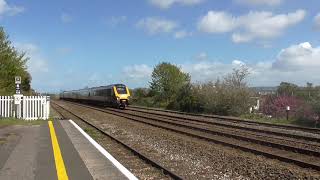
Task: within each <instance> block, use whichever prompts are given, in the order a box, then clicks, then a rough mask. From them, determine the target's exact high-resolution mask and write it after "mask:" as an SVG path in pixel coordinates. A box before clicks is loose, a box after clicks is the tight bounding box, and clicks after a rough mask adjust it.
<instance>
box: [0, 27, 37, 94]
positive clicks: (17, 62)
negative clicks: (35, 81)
mask: <svg viewBox="0 0 320 180" xmlns="http://www.w3.org/2000/svg"><path fill="white" fill-rule="evenodd" d="M27 60H28V58H26V57H25V53H20V52H18V51H17V50H16V49H15V48H14V47H13V46H12V44H11V42H10V40H9V38H8V36H7V35H6V33H5V31H4V30H3V28H2V27H0V95H12V94H14V92H15V82H14V77H15V76H21V79H22V84H21V90H22V92H29V91H30V88H31V87H30V82H31V76H30V74H29V73H28V72H27V70H26V62H27Z"/></svg>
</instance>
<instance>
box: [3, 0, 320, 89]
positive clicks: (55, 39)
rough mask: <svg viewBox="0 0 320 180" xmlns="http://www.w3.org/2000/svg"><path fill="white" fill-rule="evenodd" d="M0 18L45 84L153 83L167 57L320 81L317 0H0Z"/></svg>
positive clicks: (215, 72) (194, 73)
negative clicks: (152, 77)
mask: <svg viewBox="0 0 320 180" xmlns="http://www.w3.org/2000/svg"><path fill="white" fill-rule="evenodd" d="M0 24H1V26H3V27H4V28H5V30H6V32H7V33H8V34H9V35H10V39H11V40H12V41H13V44H14V45H15V46H16V47H17V48H18V49H19V50H21V51H25V52H27V55H28V56H29V57H30V60H29V62H28V68H29V71H30V72H31V75H32V78H33V81H32V86H33V88H35V89H36V90H38V91H47V92H58V91H60V90H65V89H77V88H83V87H85V86H99V85H106V84H110V83H119V82H120V83H125V84H128V85H129V86H130V87H133V88H134V87H144V86H148V81H149V80H150V74H151V72H152V68H153V67H154V66H155V65H156V64H158V63H159V62H161V61H168V62H171V63H173V64H176V65H178V66H179V67H181V69H182V70H183V71H185V72H188V73H190V75H191V77H192V81H193V82H205V81H210V80H215V79H216V78H218V77H222V76H223V75H225V74H227V73H229V72H230V71H231V70H232V68H236V67H238V66H239V65H241V64H244V65H246V66H248V67H249V69H250V72H251V75H250V77H249V79H248V83H249V84H250V85H251V86H274V85H278V84H279V83H280V82H281V81H290V82H293V83H297V84H299V85H303V84H305V83H306V82H307V81H310V82H312V83H314V84H318V85H320V74H319V73H318V69H319V68H320V42H319V40H320V39H319V37H320V2H319V1H318V0H309V1H308V3H305V2H304V1H301V0H290V1H289V0H227V1H221V0H139V1H129V0H117V1H111V0H109V1H108V0H93V1H79V0H56V1H35V0H24V1H18V0H0Z"/></svg>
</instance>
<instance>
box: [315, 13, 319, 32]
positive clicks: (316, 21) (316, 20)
mask: <svg viewBox="0 0 320 180" xmlns="http://www.w3.org/2000/svg"><path fill="white" fill-rule="evenodd" d="M314 26H315V28H316V29H317V30H320V13H319V14H317V15H316V16H315V17H314Z"/></svg>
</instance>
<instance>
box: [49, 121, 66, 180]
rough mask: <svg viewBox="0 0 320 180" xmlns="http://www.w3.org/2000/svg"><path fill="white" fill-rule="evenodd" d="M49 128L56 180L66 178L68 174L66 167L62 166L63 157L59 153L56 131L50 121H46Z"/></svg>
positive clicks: (64, 179)
mask: <svg viewBox="0 0 320 180" xmlns="http://www.w3.org/2000/svg"><path fill="white" fill-rule="evenodd" d="M48 124H49V129H50V135H51V142H52V149H53V154H54V161H55V164H56V170H57V175H58V180H68V179H69V178H68V175H67V171H66V168H65V166H64V162H63V158H62V155H61V151H60V147H59V143H58V139H57V136H56V132H55V130H54V127H53V124H52V121H48Z"/></svg>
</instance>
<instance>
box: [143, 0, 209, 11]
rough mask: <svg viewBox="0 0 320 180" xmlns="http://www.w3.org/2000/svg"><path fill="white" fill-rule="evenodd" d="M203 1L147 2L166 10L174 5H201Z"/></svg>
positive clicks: (159, 0)
mask: <svg viewBox="0 0 320 180" xmlns="http://www.w3.org/2000/svg"><path fill="white" fill-rule="evenodd" d="M203 1H204V0H149V2H150V3H151V4H152V5H154V6H156V7H158V8H161V9H168V8H170V7H171V6H172V5H174V4H180V5H186V6H192V5H197V4H200V3H202V2H203Z"/></svg>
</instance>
